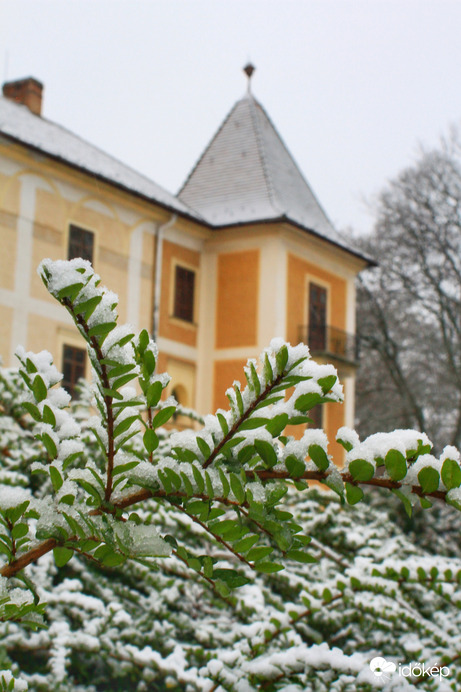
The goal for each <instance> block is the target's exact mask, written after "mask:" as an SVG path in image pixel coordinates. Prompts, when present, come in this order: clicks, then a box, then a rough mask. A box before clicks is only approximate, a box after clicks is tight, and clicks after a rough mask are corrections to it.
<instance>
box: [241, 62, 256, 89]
mask: <svg viewBox="0 0 461 692" xmlns="http://www.w3.org/2000/svg"><path fill="white" fill-rule="evenodd" d="M255 69H256V68H255V66H254V65H252V64H251V62H249V63H247V64H246V65H245V67H244V68H243V71H244V72H245V74H246V76H247V77H248V93H251V77H252V74H253V72H254V71H255Z"/></svg>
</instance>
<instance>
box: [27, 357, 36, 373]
mask: <svg viewBox="0 0 461 692" xmlns="http://www.w3.org/2000/svg"><path fill="white" fill-rule="evenodd" d="M26 370H27V372H28V373H29V375H33V373H34V372H38V370H37V367H36V365H35V364H34V363H33V362H32V361H31V359H30V358H26Z"/></svg>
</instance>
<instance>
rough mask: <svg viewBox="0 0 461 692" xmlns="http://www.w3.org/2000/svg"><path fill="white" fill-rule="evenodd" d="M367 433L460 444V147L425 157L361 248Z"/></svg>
mask: <svg viewBox="0 0 461 692" xmlns="http://www.w3.org/2000/svg"><path fill="white" fill-rule="evenodd" d="M359 243H360V246H361V248H362V250H364V251H366V252H367V253H368V254H369V255H371V256H372V257H374V258H375V259H376V261H377V262H378V265H379V266H378V267H377V268H374V269H371V270H369V271H367V272H365V273H364V274H363V275H362V277H361V279H360V284H359V310H358V331H359V336H360V339H361V345H362V357H361V367H360V370H359V374H358V387H357V393H358V396H357V412H358V429H359V430H360V432H361V433H362V434H364V435H368V434H370V433H372V432H375V431H376V430H378V429H381V430H383V429H393V428H396V427H397V428H398V427H416V428H418V429H420V430H426V431H427V432H428V433H429V434H430V435H431V436H432V439H433V440H434V442H435V443H436V444H440V441H441V440H442V439H443V440H444V441H445V442H447V441H449V442H451V444H457V445H459V444H460V442H461V310H460V308H461V146H460V144H459V140H457V138H456V137H455V136H452V137H451V138H450V140H449V141H444V142H442V145H441V146H440V148H439V149H436V150H432V151H425V152H422V153H421V155H420V157H419V159H418V161H417V162H416V163H415V165H413V166H412V167H409V168H407V169H406V170H404V171H403V172H402V173H401V174H400V175H399V176H398V178H397V179H395V180H393V181H392V182H390V183H389V185H388V186H387V187H386V188H385V189H384V190H383V192H382V193H381V194H380V196H379V199H378V208H377V221H376V224H375V228H374V231H373V233H372V235H371V236H370V237H368V238H366V239H360V241H359Z"/></svg>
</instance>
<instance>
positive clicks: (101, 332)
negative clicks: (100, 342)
mask: <svg viewBox="0 0 461 692" xmlns="http://www.w3.org/2000/svg"><path fill="white" fill-rule="evenodd" d="M116 326H117V323H116V322H105V323H104V324H95V325H94V327H91V329H89V330H88V336H90V337H91V336H107V334H109V332H111V331H112V330H113V329H115V327H116Z"/></svg>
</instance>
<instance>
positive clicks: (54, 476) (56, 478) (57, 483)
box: [50, 466, 63, 492]
mask: <svg viewBox="0 0 461 692" xmlns="http://www.w3.org/2000/svg"><path fill="white" fill-rule="evenodd" d="M50 478H51V482H52V484H53V488H54V490H55V492H58V490H59V488H60V487H61V486H62V483H63V480H62V477H61V474H60V473H59V471H58V469H57V468H56V467H55V466H50Z"/></svg>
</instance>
